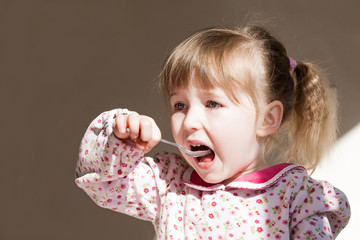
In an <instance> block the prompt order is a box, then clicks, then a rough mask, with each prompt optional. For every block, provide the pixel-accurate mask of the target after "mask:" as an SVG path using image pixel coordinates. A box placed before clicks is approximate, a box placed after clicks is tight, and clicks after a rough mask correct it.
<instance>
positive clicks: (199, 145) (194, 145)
mask: <svg viewBox="0 0 360 240" xmlns="http://www.w3.org/2000/svg"><path fill="white" fill-rule="evenodd" d="M191 146H193V147H201V146H202V144H191Z"/></svg>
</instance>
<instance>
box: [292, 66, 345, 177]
mask: <svg viewBox="0 0 360 240" xmlns="http://www.w3.org/2000/svg"><path fill="white" fill-rule="evenodd" d="M292 75H293V79H294V81H295V93H294V102H293V107H292V110H291V112H290V115H289V118H288V119H287V121H288V123H287V124H285V125H287V127H288V128H289V129H288V130H289V132H288V133H289V134H288V140H289V145H288V153H289V154H290V155H291V156H292V160H293V161H294V162H295V163H297V164H300V165H303V166H305V167H307V168H308V169H311V170H315V168H316V166H317V165H318V163H319V162H320V160H321V157H322V156H323V154H324V153H325V152H326V151H327V150H328V148H329V147H330V146H331V145H332V144H333V143H334V141H335V140H336V137H337V133H338V121H337V100H336V96H335V93H334V92H333V91H332V90H331V88H330V86H329V84H328V81H327V79H326V78H325V77H324V74H323V73H322V72H321V70H320V69H318V68H317V67H316V66H315V65H313V64H311V63H298V64H297V66H296V68H295V69H294V71H293V74H292ZM288 157H289V156H288ZM290 159H291V158H290Z"/></svg>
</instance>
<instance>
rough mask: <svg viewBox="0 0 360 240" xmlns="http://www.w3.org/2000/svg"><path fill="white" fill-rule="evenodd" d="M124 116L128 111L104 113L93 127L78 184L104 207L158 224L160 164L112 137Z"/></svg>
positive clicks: (83, 150)
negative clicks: (118, 121) (119, 119)
mask: <svg viewBox="0 0 360 240" xmlns="http://www.w3.org/2000/svg"><path fill="white" fill-rule="evenodd" d="M122 113H129V111H127V110H126V109H124V110H121V109H117V110H112V111H109V112H104V113H102V114H101V115H100V116H98V117H97V118H96V119H95V120H94V121H93V122H92V123H91V124H90V126H89V127H88V129H87V130H86V132H85V135H84V137H83V139H82V141H81V144H80V150H79V157H78V162H77V167H76V180H75V182H76V184H77V186H78V187H80V188H81V189H83V190H84V191H85V192H86V193H87V194H88V195H89V197H90V198H91V199H92V200H93V201H94V202H95V203H96V204H97V205H99V206H101V207H104V208H108V209H111V210H114V211H118V212H121V213H125V214H127V215H130V216H133V217H137V218H140V219H143V220H148V221H155V219H156V215H157V209H158V208H159V201H158V195H159V191H158V190H157V184H158V183H157V182H156V178H155V174H156V172H158V171H159V170H158V167H159V166H158V165H159V164H156V163H155V162H154V161H153V159H152V158H146V157H144V155H143V152H141V151H140V150H138V149H136V148H135V147H134V144H133V143H132V142H131V141H122V140H120V139H118V138H117V137H116V136H115V135H114V134H113V121H114V118H115V117H116V115H117V114H122Z"/></svg>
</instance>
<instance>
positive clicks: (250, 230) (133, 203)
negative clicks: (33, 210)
mask: <svg viewBox="0 0 360 240" xmlns="http://www.w3.org/2000/svg"><path fill="white" fill-rule="evenodd" d="M160 86H161V88H162V90H163V92H164V94H165V97H166V99H167V100H168V101H169V102H170V107H171V127H172V134H173V136H174V139H175V141H176V142H177V143H178V144H181V145H183V146H185V147H186V148H188V149H190V150H193V151H198V150H205V149H207V150H210V153H208V154H207V155H205V156H201V157H191V156H188V155H186V154H185V153H184V152H183V151H182V150H180V151H181V153H182V157H181V156H178V155H175V154H172V153H167V152H162V153H158V154H157V155H156V156H155V157H154V158H151V157H147V156H144V153H146V152H148V151H150V150H151V149H152V148H153V147H154V146H155V145H156V144H158V143H159V141H160V139H161V132H160V130H159V128H158V126H157V125H156V123H155V122H154V120H153V119H152V118H150V117H148V116H143V115H139V114H138V113H136V112H132V111H128V110H127V109H116V110H112V111H108V112H104V113H102V114H101V115H100V116H99V117H97V118H96V119H95V120H94V121H93V122H92V123H91V125H90V126H89V128H88V130H87V131H86V133H85V136H84V138H83V140H82V142H81V147H80V153H79V161H78V166H77V170H76V177H77V179H76V184H77V185H78V186H79V187H80V188H82V189H83V190H84V191H85V192H86V193H87V194H88V195H89V196H90V197H91V198H92V199H93V200H94V201H95V202H96V204H98V205H99V206H101V207H104V208H109V209H112V210H114V211H118V212H122V213H125V214H128V215H131V216H134V217H137V218H140V219H143V220H148V221H151V222H152V223H153V224H154V228H155V231H156V236H157V239H334V238H335V237H336V236H337V235H338V234H339V232H340V231H341V230H342V229H343V228H344V227H345V226H346V224H347V222H348V221H349V218H350V209H349V204H348V201H347V198H346V197H345V195H344V194H343V193H342V192H341V191H339V190H338V189H336V188H334V187H333V186H332V185H331V184H330V183H328V182H326V181H317V180H314V179H312V178H311V177H309V175H308V174H307V171H306V170H305V169H306V168H307V169H314V168H315V167H316V166H317V165H318V163H319V160H320V158H321V155H322V153H323V152H324V151H325V150H326V148H327V147H328V146H329V144H331V142H332V141H333V140H334V139H335V137H336V136H335V135H336V131H337V128H336V117H335V116H336V113H335V108H336V101H335V100H334V99H333V95H332V94H331V91H330V89H329V86H328V85H327V82H326V81H325V79H324V78H323V77H322V75H321V73H320V72H319V71H318V69H317V68H315V66H313V65H312V64H310V63H304V62H296V61H295V60H293V59H292V58H290V57H288V55H287V53H286V50H285V48H284V47H283V45H282V44H281V43H280V42H279V41H278V40H276V39H275V38H274V37H273V36H272V35H270V34H269V33H268V32H267V31H266V30H265V29H263V28H262V27H256V26H250V27H245V28H242V29H225V28H213V29H206V30H202V31H199V32H197V33H195V34H194V35H192V36H190V37H189V38H188V39H186V40H185V41H184V42H183V43H181V44H180V45H179V46H178V47H176V48H175V49H174V50H173V52H172V53H171V55H170V56H169V57H168V59H167V61H166V63H165V66H164V69H163V71H162V74H161V78H160ZM184 160H185V161H184Z"/></svg>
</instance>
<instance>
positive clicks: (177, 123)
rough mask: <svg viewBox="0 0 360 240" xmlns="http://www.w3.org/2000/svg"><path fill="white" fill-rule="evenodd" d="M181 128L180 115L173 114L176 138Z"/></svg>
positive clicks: (172, 120) (173, 131) (172, 127)
mask: <svg viewBox="0 0 360 240" xmlns="http://www.w3.org/2000/svg"><path fill="white" fill-rule="evenodd" d="M180 130H181V119H180V117H179V116H178V115H176V114H175V115H172V116H171V132H172V134H173V136H174V138H176V136H177V135H178V134H179V132H180Z"/></svg>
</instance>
